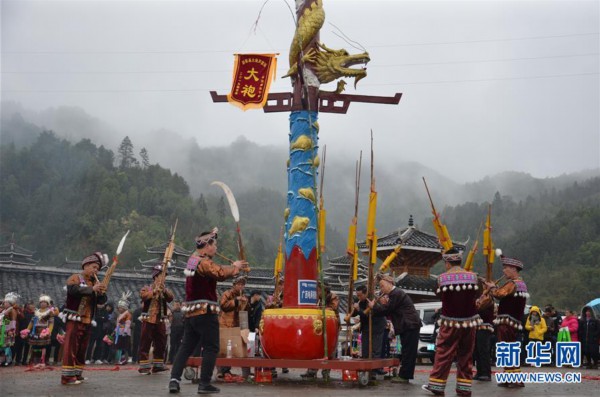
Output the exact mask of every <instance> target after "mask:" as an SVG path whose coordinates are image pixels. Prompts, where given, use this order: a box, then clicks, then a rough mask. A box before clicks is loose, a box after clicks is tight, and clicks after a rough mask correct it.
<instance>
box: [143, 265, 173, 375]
mask: <svg viewBox="0 0 600 397" xmlns="http://www.w3.org/2000/svg"><path fill="white" fill-rule="evenodd" d="M161 273H162V264H158V265H156V266H154V269H153V271H152V279H153V280H154V283H153V284H152V285H146V286H144V287H143V288H142V290H141V291H140V297H141V298H142V315H141V316H140V320H141V321H142V334H141V337H140V353H139V357H140V367H139V369H138V372H139V373H140V374H144V375H150V374H151V373H157V372H162V371H166V370H167V369H166V368H165V364H164V358H165V351H166V347H167V331H166V322H168V321H169V318H168V313H167V303H168V302H171V301H172V300H173V292H171V291H170V290H169V289H167V288H166V287H165V286H164V280H163V282H157V277H159V276H161ZM161 277H162V276H161ZM153 344H154V353H153V357H152V361H150V355H149V354H150V346H152V345H153Z"/></svg>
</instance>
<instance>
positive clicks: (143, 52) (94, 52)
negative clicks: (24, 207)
mask: <svg viewBox="0 0 600 397" xmlns="http://www.w3.org/2000/svg"><path fill="white" fill-rule="evenodd" d="M583 36H599V33H597V32H596V33H572V34H564V35H549V36H531V37H515V38H501V39H483V40H462V41H438V42H423V43H396V44H380V45H367V46H366V47H367V48H388V47H413V46H414V47H418V46H430V45H451V44H470V43H490V42H499V41H523V40H543V39H556V38H566V37H583ZM278 51H280V52H282V51H283V50H278ZM235 52H236V51H235V50H162V51H159V50H154V51H114V50H111V51H98V50H95V51H94V50H54V51H51V50H27V51H26V50H3V51H2V54H3V55H4V54H82V55H85V54H114V55H129V54H132V55H133V54H167V55H171V54H210V53H235Z"/></svg>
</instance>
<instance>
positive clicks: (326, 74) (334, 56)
mask: <svg viewBox="0 0 600 397" xmlns="http://www.w3.org/2000/svg"><path fill="white" fill-rule="evenodd" d="M319 47H320V48H321V49H322V51H319V52H318V55H317V59H316V62H315V72H316V74H317V77H318V78H319V81H320V82H321V83H322V84H325V83H329V82H332V81H334V80H336V79H339V78H341V77H354V87H355V88H356V84H357V83H358V82H359V81H360V80H361V79H363V78H365V77H366V76H367V69H366V67H363V68H360V69H356V68H352V66H354V65H359V64H365V65H366V64H367V63H368V62H369V61H370V60H371V59H370V58H369V54H368V53H367V52H363V53H362V54H354V55H351V54H349V53H348V51H346V50H344V49H340V50H332V49H330V48H327V47H326V46H324V45H322V44H320V45H319Z"/></svg>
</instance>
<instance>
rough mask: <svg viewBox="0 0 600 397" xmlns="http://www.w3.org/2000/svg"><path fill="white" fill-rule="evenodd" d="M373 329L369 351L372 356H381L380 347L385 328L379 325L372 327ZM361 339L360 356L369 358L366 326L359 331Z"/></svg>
mask: <svg viewBox="0 0 600 397" xmlns="http://www.w3.org/2000/svg"><path fill="white" fill-rule="evenodd" d="M374 331H375V332H373V340H372V342H371V343H372V349H373V351H372V352H371V353H373V354H372V356H373V358H381V349H382V347H383V333H384V332H385V328H381V327H374ZM360 338H361V340H362V346H361V349H362V351H361V357H362V358H369V328H368V327H366V329H365V330H364V331H363V332H361V336H360Z"/></svg>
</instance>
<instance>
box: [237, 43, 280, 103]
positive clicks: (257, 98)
mask: <svg viewBox="0 0 600 397" xmlns="http://www.w3.org/2000/svg"><path fill="white" fill-rule="evenodd" d="M276 56H277V54H235V64H234V67H233V85H232V86H231V92H230V93H229V94H227V100H228V101H229V102H230V103H231V104H233V105H235V106H237V107H239V108H241V109H242V110H244V111H245V110H247V109H256V108H262V107H263V106H264V105H265V103H266V102H267V97H268V96H269V88H270V86H271V81H272V80H273V78H274V77H275V71H276V69H277V58H276Z"/></svg>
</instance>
